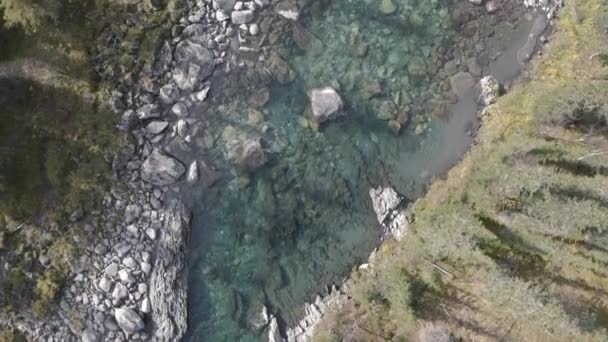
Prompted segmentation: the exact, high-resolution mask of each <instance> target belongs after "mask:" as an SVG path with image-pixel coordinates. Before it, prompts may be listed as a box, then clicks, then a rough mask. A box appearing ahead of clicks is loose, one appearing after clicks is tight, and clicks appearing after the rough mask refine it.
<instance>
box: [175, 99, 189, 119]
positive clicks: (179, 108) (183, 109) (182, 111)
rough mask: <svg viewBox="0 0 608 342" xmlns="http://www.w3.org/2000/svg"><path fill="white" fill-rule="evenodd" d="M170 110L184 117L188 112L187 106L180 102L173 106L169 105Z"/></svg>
mask: <svg viewBox="0 0 608 342" xmlns="http://www.w3.org/2000/svg"><path fill="white" fill-rule="evenodd" d="M171 112H173V114H175V115H177V116H179V117H185V116H188V114H189V112H188V107H187V106H186V105H185V104H184V103H182V102H178V103H176V104H174V105H173V107H171Z"/></svg>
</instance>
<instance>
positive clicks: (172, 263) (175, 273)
mask: <svg viewBox="0 0 608 342" xmlns="http://www.w3.org/2000/svg"><path fill="white" fill-rule="evenodd" d="M166 207H167V210H166V211H165V225H164V226H163V234H161V236H160V238H159V240H158V242H157V243H156V246H157V247H156V248H157V254H158V255H161V256H162V260H161V258H160V257H159V258H157V259H156V265H155V267H154V270H153V272H152V274H151V275H150V278H149V286H148V287H149V288H148V297H149V298H150V305H151V319H152V321H154V323H155V328H156V329H155V330H154V331H153V336H151V337H150V340H152V341H179V340H180V339H181V338H182V336H184V334H185V333H186V329H187V327H188V320H187V317H188V310H187V303H188V302H187V289H186V286H185V285H186V284H184V283H185V282H184V281H183V279H184V278H183V276H184V271H185V270H186V259H185V254H186V253H184V250H185V249H187V241H188V237H189V235H190V234H189V230H190V219H191V213H190V211H189V210H188V209H187V208H186V206H185V205H184V204H183V203H182V202H181V201H179V200H176V199H173V200H171V201H170V202H169V203H167V204H166ZM142 269H144V267H143V263H142ZM144 272H145V271H144ZM167 284H172V286H167Z"/></svg>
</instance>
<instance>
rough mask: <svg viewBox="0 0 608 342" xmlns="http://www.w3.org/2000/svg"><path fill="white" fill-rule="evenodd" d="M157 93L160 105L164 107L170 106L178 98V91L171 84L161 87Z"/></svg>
mask: <svg viewBox="0 0 608 342" xmlns="http://www.w3.org/2000/svg"><path fill="white" fill-rule="evenodd" d="M158 93H159V95H158V97H159V98H160V100H161V101H162V103H164V104H166V105H169V104H172V103H173V102H175V100H177V98H178V97H179V90H178V89H177V87H176V86H175V85H173V84H172V83H169V84H165V85H164V86H162V87H161V88H160V90H159V91H158Z"/></svg>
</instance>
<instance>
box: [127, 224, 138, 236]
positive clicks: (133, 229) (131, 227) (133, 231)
mask: <svg viewBox="0 0 608 342" xmlns="http://www.w3.org/2000/svg"><path fill="white" fill-rule="evenodd" d="M126 229H127V231H128V232H129V233H130V234H131V235H133V236H134V237H139V229H138V228H137V226H136V225H134V224H130V225H128V226H127V228H126Z"/></svg>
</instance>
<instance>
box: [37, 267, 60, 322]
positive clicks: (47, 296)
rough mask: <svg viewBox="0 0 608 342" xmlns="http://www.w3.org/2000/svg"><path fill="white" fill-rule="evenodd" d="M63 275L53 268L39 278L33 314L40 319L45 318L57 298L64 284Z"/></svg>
mask: <svg viewBox="0 0 608 342" xmlns="http://www.w3.org/2000/svg"><path fill="white" fill-rule="evenodd" d="M62 281H63V279H62V276H61V274H60V273H59V272H58V271H57V270H55V269H54V268H51V269H49V270H47V271H45V272H44V273H43V274H42V276H40V277H39V278H38V281H37V282H36V287H35V290H34V293H35V295H36V297H35V299H34V302H33V303H32V312H33V313H34V314H35V315H36V316H38V317H39V318H42V317H45V316H46V315H47V314H48V310H49V307H50V305H51V304H52V303H53V301H54V300H55V299H56V298H57V295H58V294H59V290H60V288H61V284H62Z"/></svg>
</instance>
